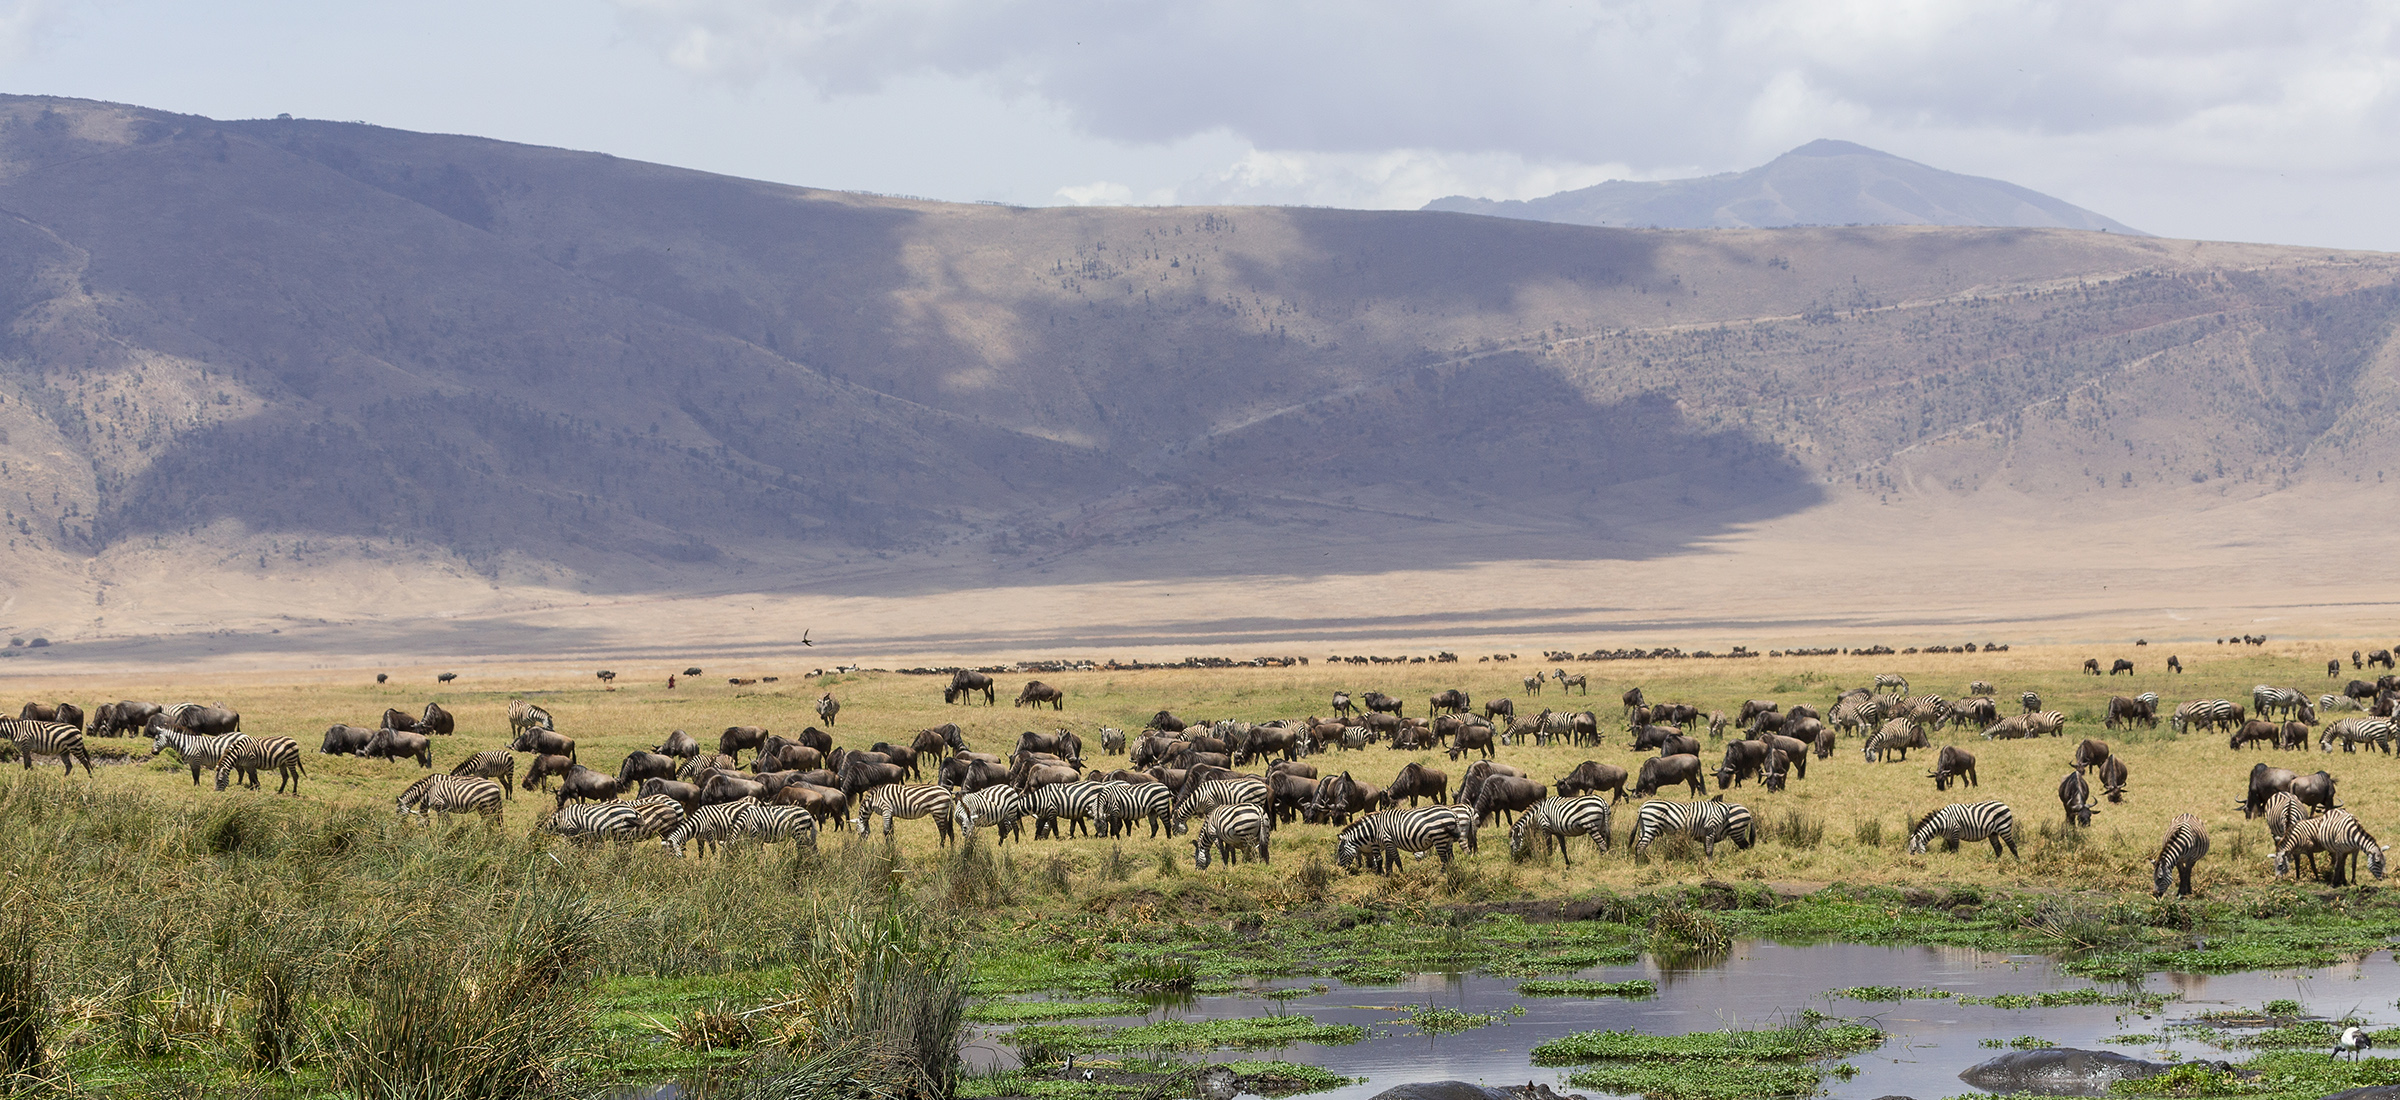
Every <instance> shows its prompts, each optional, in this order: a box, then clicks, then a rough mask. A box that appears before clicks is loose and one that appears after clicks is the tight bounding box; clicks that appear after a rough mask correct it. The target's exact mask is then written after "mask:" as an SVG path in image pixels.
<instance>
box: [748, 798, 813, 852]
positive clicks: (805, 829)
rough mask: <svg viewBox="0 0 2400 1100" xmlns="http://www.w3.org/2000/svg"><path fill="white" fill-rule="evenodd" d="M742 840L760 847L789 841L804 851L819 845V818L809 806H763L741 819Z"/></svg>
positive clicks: (756, 807) (766, 804)
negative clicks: (749, 841) (754, 842)
mask: <svg viewBox="0 0 2400 1100" xmlns="http://www.w3.org/2000/svg"><path fill="white" fill-rule="evenodd" d="M742 839H744V840H754V841H757V842H758V843H760V844H773V843H775V842H776V841H779V840H789V841H791V842H792V843H794V844H797V845H799V846H800V847H803V848H814V847H816V846H817V819H816V817H815V816H814V815H812V814H810V813H809V812H808V807H806V806H777V805H773V804H771V803H762V804H760V805H758V806H755V807H752V808H751V810H750V812H749V813H748V814H747V815H745V816H744V817H743V818H742Z"/></svg>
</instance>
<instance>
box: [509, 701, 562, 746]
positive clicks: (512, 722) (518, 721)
mask: <svg viewBox="0 0 2400 1100" xmlns="http://www.w3.org/2000/svg"><path fill="white" fill-rule="evenodd" d="M537 728H538V729H546V730H552V731H555V730H557V729H558V726H557V724H556V723H553V722H552V721H551V720H550V712H549V711H546V710H543V709H542V708H540V707H537V706H535V705H533V704H531V703H528V702H526V701H525V700H523V699H511V700H509V701H508V735H509V736H510V737H515V736H516V735H518V734H520V733H523V732H525V731H526V730H529V729H537Z"/></svg>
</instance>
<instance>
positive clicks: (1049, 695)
mask: <svg viewBox="0 0 2400 1100" xmlns="http://www.w3.org/2000/svg"><path fill="white" fill-rule="evenodd" d="M1029 703H1030V704H1032V705H1033V706H1035V707H1037V708H1038V707H1040V706H1041V705H1042V704H1044V703H1048V704H1050V709H1051V710H1065V709H1067V693H1066V692H1063V691H1060V690H1058V689H1057V688H1054V687H1051V686H1050V685H1048V684H1045V683H1043V682H1041V681H1040V680H1027V681H1025V690H1023V691H1020V692H1018V693H1017V704H1016V705H1018V706H1020V707H1021V706H1025V705H1026V704H1029Z"/></svg>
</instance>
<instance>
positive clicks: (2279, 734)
mask: <svg viewBox="0 0 2400 1100" xmlns="http://www.w3.org/2000/svg"><path fill="white" fill-rule="evenodd" d="M2300 728H2301V729H2302V730H2303V731H2305V730H2307V728H2308V727H2306V726H2302V727H2300ZM2302 736H2303V737H2305V736H2306V734H2305V733H2303V734H2302ZM2258 741H2264V742H2266V743H2267V744H2270V745H2280V744H2281V743H2282V741H2283V727H2282V726H2279V725H2277V724H2275V723H2273V722H2268V721H2264V720H2262V719H2258V718H2253V719H2251V720H2249V721H2247V722H2244V723H2242V725H2241V728H2240V729H2237V730H2235V731H2233V736H2232V737H2231V738H2228V739H2227V741H2226V745H2225V747H2226V748H2229V749H2238V748H2241V747H2242V746H2244V745H2249V744H2252V743H2254V742H2258Z"/></svg>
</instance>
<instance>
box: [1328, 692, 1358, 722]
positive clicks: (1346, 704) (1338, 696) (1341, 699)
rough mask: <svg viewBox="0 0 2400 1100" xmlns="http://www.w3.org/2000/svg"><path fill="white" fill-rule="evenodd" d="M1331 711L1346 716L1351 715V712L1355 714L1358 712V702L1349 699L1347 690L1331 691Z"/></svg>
mask: <svg viewBox="0 0 2400 1100" xmlns="http://www.w3.org/2000/svg"><path fill="white" fill-rule="evenodd" d="M1333 713H1334V714H1335V715H1337V716H1339V717H1343V718H1348V717H1349V716H1351V715H1353V714H1356V713H1358V704H1356V703H1353V702H1351V701H1350V693H1349V692H1347V691H1337V692H1334V693H1333Z"/></svg>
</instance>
